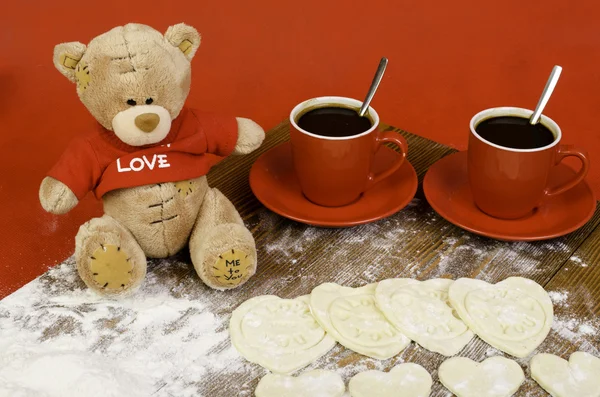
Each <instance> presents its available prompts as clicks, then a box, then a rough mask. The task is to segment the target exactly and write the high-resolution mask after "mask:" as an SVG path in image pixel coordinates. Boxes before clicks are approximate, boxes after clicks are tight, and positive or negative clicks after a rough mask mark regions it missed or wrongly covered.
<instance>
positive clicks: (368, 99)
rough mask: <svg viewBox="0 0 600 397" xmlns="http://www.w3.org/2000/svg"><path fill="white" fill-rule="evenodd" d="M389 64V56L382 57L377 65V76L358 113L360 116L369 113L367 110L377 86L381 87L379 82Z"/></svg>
mask: <svg viewBox="0 0 600 397" xmlns="http://www.w3.org/2000/svg"><path fill="white" fill-rule="evenodd" d="M387 64H388V60H387V58H385V57H384V58H381V61H380V62H379V66H378V67H377V72H375V77H373V82H372V83H371V87H369V92H367V97H366V98H365V101H364V102H363V104H362V106H361V107H360V111H359V112H358V115H359V116H360V117H363V116H364V115H365V114H366V113H367V110H368V109H369V104H370V103H371V100H372V99H373V96H374V95H375V91H377V87H379V83H380V82H381V78H382V77H383V72H385V67H386V66H387Z"/></svg>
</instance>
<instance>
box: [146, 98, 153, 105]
mask: <svg viewBox="0 0 600 397" xmlns="http://www.w3.org/2000/svg"><path fill="white" fill-rule="evenodd" d="M152 102H154V99H152V98H148V99H146V105H150V104H151V103H152Z"/></svg>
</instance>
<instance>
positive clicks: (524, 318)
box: [449, 277, 554, 357]
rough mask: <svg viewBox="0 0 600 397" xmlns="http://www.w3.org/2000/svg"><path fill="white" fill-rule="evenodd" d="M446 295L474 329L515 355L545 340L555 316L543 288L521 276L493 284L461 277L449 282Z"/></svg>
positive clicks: (533, 348) (462, 317) (482, 336)
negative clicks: (447, 294)
mask: <svg viewBox="0 0 600 397" xmlns="http://www.w3.org/2000/svg"><path fill="white" fill-rule="evenodd" d="M449 299H450V304H451V305H452V307H454V308H455V309H456V311H457V312H458V315H459V316H460V318H461V319H462V320H463V321H464V322H465V323H466V324H467V325H468V326H469V328H471V330H472V331H473V332H475V333H476V334H477V335H478V336H479V337H480V338H481V339H483V340H484V341H486V342H487V343H489V344H490V345H492V346H493V347H495V348H496V349H498V350H501V351H503V352H505V353H508V354H510V355H513V356H515V357H527V356H528V355H529V354H530V353H531V352H532V351H533V350H535V348H536V347H538V346H539V345H540V343H542V342H543V341H544V339H545V338H546V336H547V335H548V332H550V327H551V325H552V319H553V316H554V315H553V308H552V301H551V300H550V297H549V296H548V293H547V292H546V291H544V288H542V287H541V286H540V285H539V284H537V283H536V282H534V281H532V280H529V279H526V278H522V277H509V278H507V279H506V280H504V281H501V282H499V283H497V284H495V285H492V284H488V283H486V282H485V281H481V280H474V279H470V278H460V279H458V280H456V281H455V282H454V283H453V284H452V285H451V286H450V289H449Z"/></svg>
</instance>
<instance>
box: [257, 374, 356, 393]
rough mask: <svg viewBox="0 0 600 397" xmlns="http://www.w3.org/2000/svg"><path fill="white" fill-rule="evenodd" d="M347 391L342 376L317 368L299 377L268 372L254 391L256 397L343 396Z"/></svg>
mask: <svg viewBox="0 0 600 397" xmlns="http://www.w3.org/2000/svg"><path fill="white" fill-rule="evenodd" d="M345 391H346V386H344V381H343V380H342V377H341V376H339V375H338V374H336V373H335V372H331V371H325V370H323V369H316V370H314V371H309V372H305V373H303V374H302V375H300V376H298V377H294V376H287V375H275V374H268V375H266V376H264V377H263V378H262V379H261V380H260V382H258V386H257V387H256V390H255V391H254V394H255V395H256V397H307V396H308V397H341V396H342V395H343V394H344V392H345Z"/></svg>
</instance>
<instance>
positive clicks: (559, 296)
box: [548, 291, 569, 305]
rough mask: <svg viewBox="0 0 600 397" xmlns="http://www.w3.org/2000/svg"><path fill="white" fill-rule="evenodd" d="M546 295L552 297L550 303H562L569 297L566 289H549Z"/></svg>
mask: <svg viewBox="0 0 600 397" xmlns="http://www.w3.org/2000/svg"><path fill="white" fill-rule="evenodd" d="M548 295H549V296H550V299H552V303H554V304H555V305H564V304H566V302H567V299H568V298H569V292H568V291H563V292H558V291H550V292H548Z"/></svg>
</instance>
